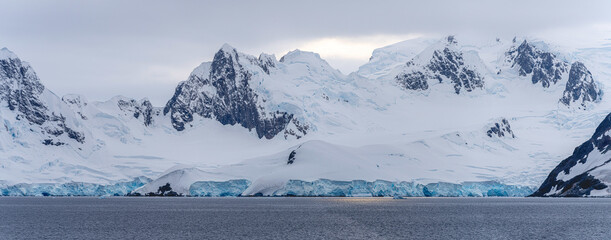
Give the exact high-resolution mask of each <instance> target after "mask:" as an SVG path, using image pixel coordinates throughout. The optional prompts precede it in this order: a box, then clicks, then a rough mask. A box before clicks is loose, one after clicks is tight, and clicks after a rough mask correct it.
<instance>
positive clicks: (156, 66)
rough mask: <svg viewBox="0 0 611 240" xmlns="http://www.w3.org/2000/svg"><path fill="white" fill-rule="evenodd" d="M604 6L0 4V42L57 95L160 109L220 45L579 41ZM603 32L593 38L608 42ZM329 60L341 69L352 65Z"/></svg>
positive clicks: (600, 20) (609, 20) (608, 17)
mask: <svg viewBox="0 0 611 240" xmlns="http://www.w3.org/2000/svg"><path fill="white" fill-rule="evenodd" d="M609 9H611V1H582V2H578V1H422V2H416V1H299V2H297V1H192V2H191V1H181V2H180V3H178V4H168V2H167V1H3V3H2V8H0V46H6V47H8V48H9V49H11V50H13V51H14V52H15V53H17V54H18V55H19V56H20V57H21V58H23V59H24V60H26V61H29V62H30V63H32V65H33V67H34V68H35V69H36V71H37V72H38V74H39V76H40V77H41V79H42V81H43V82H44V84H46V85H47V86H48V87H49V88H50V89H51V90H53V91H54V92H56V93H58V95H63V94H66V93H80V94H83V95H85V96H87V97H88V98H89V99H90V100H105V99H108V98H110V97H112V96H113V95H116V94H123V95H126V96H129V97H136V98H141V97H149V98H151V100H152V101H153V102H154V104H156V105H163V104H164V103H165V101H166V100H167V99H168V98H169V97H170V96H171V94H172V93H173V90H174V87H175V86H176V84H177V83H178V82H179V81H182V80H184V79H186V78H187V76H188V74H189V73H190V71H191V69H193V68H194V67H196V66H197V65H198V64H199V63H200V62H202V61H207V60H210V59H211V58H212V56H213V54H214V52H215V51H216V50H217V49H218V48H219V47H220V46H221V45H222V44H223V43H225V42H227V43H230V44H232V45H233V46H234V47H237V48H238V49H240V50H242V51H245V52H247V53H251V54H258V53H259V52H277V51H286V50H289V49H284V47H279V46H280V45H282V46H287V45H290V43H291V42H303V41H308V40H313V39H317V38H325V37H359V36H367V35H384V34H388V35H402V34H411V33H423V34H436V35H445V34H465V35H466V34H468V35H473V36H481V37H495V36H499V37H503V38H510V37H512V36H514V35H535V36H541V34H544V33H547V32H550V31H554V33H555V35H554V37H557V36H559V35H560V36H564V35H566V37H565V38H568V40H570V39H571V38H575V39H583V36H582V37H581V38H577V37H578V36H574V34H572V32H571V31H572V30H573V29H580V28H584V27H588V26H593V25H596V24H599V25H601V24H602V25H607V26H609V25H610V24H611V14H609ZM558 33H559V34H558ZM604 34H607V35H600V36H598V35H593V36H591V37H592V38H610V37H611V36H609V35H608V33H604ZM542 37H544V36H542ZM564 40H566V39H564ZM576 41H577V40H576ZM296 47H298V46H297V44H296V46H287V48H296ZM380 47H382V46H380ZM366 60H367V59H363V60H362V61H363V62H365V61H366ZM342 61H345V62H342ZM330 62H331V63H334V62H335V63H336V66H337V67H340V69H341V70H342V71H344V72H347V71H349V70H353V69H354V68H355V66H356V65H357V64H358V61H355V60H341V59H334V60H332V61H330Z"/></svg>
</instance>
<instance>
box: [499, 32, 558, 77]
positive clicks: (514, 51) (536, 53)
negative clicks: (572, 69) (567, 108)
mask: <svg viewBox="0 0 611 240" xmlns="http://www.w3.org/2000/svg"><path fill="white" fill-rule="evenodd" d="M505 56H506V61H508V62H510V63H511V67H512V68H514V69H517V70H518V74H519V75H520V76H531V81H532V83H533V84H538V83H541V86H543V87H544V88H548V87H550V85H552V84H556V83H557V82H558V81H560V80H561V79H562V75H563V74H565V73H566V72H567V70H568V63H567V62H565V61H563V60H560V59H558V57H557V56H556V55H555V54H553V53H551V52H546V51H542V50H540V49H537V48H536V47H535V46H534V45H532V44H530V43H528V41H526V40H524V41H523V42H522V44H520V45H519V46H517V47H515V46H514V47H512V48H511V49H509V51H507V52H506V53H505Z"/></svg>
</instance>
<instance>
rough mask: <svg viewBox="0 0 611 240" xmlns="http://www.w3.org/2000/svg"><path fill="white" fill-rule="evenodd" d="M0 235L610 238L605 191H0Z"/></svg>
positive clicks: (610, 220) (609, 202)
mask: <svg viewBox="0 0 611 240" xmlns="http://www.w3.org/2000/svg"><path fill="white" fill-rule="evenodd" d="M0 239H611V199H600V198H599V199H591V198H590V199H575V198H572V199H566V198H565V199H559V198H406V199H392V198H146V197H133V198H129V197H110V198H103V199H100V198H87V197H56V198H53V197H0Z"/></svg>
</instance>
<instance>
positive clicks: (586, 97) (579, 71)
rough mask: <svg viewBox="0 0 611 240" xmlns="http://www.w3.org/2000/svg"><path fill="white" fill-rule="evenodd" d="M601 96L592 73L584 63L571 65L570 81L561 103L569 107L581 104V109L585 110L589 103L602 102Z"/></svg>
mask: <svg viewBox="0 0 611 240" xmlns="http://www.w3.org/2000/svg"><path fill="white" fill-rule="evenodd" d="M601 94H602V92H601V90H600V89H599V88H598V86H597V85H596V83H595V82H594V78H593V77H592V73H590V71H589V70H588V69H587V68H586V66H585V65H584V64H583V63H581V62H574V63H573V64H572V65H571V70H570V71H569V80H568V82H567V83H566V88H565V90H564V94H563V96H562V98H561V99H560V102H561V103H563V104H564V105H567V106H569V105H571V103H575V104H579V108H582V109H585V108H586V106H587V103H588V102H595V101H598V100H600V97H601Z"/></svg>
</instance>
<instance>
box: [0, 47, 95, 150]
mask: <svg viewBox="0 0 611 240" xmlns="http://www.w3.org/2000/svg"><path fill="white" fill-rule="evenodd" d="M0 52H1V53H0V55H2V57H0V102H6V104H7V106H8V109H9V110H11V111H16V112H17V120H20V119H23V118H25V119H26V120H27V121H28V122H29V123H30V124H31V125H35V126H33V128H36V129H38V131H39V132H40V134H42V135H43V136H42V137H44V138H46V139H44V140H42V141H41V142H42V143H43V144H45V145H63V144H65V143H64V142H62V140H60V137H61V136H67V137H68V138H70V139H73V140H75V141H76V142H78V143H84V141H85V135H84V133H82V132H78V131H76V130H74V129H73V128H72V127H70V126H69V124H68V121H67V118H66V115H64V113H63V112H62V109H50V108H49V106H47V104H49V102H60V103H61V100H60V99H58V98H57V96H55V95H54V94H52V93H50V92H48V90H46V89H45V87H44V86H43V85H42V84H41V83H40V80H39V79H38V76H37V75H36V73H35V72H34V70H33V69H32V67H31V66H30V65H29V64H27V63H26V62H22V61H21V59H19V58H18V57H17V56H16V55H15V54H14V53H12V52H10V51H9V50H8V49H6V48H3V49H2V50H1V51H0ZM50 98H53V99H50ZM67 114H72V113H67Z"/></svg>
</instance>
